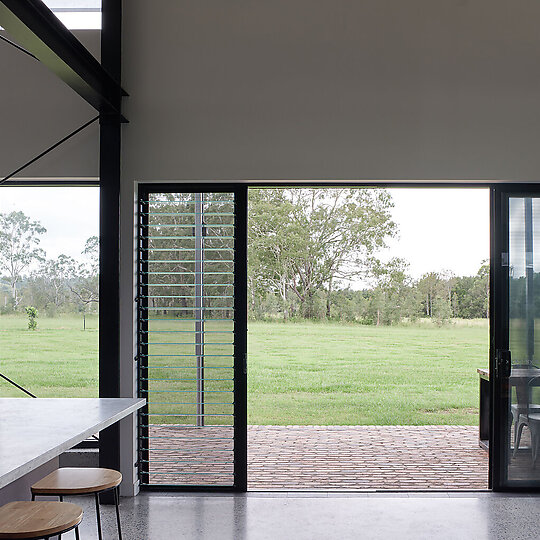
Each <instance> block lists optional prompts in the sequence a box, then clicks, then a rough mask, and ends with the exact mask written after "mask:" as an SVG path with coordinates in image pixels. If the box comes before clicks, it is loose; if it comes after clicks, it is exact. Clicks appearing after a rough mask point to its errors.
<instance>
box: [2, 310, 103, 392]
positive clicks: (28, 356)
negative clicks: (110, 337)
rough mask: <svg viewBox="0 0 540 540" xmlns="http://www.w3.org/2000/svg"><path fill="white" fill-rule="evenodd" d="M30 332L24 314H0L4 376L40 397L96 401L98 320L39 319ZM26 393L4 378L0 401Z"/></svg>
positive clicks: (74, 317) (88, 318)
mask: <svg viewBox="0 0 540 540" xmlns="http://www.w3.org/2000/svg"><path fill="white" fill-rule="evenodd" d="M37 322H38V328H37V330H34V331H32V330H28V327H27V325H28V319H27V318H26V317H24V316H11V315H2V316H0V373H3V374H4V375H6V376H7V377H9V378H11V379H13V380H14V381H15V382H17V383H18V384H20V385H21V386H24V387H25V388H26V389H27V390H29V391H30V392H32V393H33V394H35V395H37V396H38V397H97V395H98V382H97V380H98V330H97V327H98V319H97V316H95V315H87V316H86V328H87V329H86V330H83V318H82V315H71V316H62V317H55V318H52V319H51V318H45V317H43V318H42V317H39V318H38V319H37ZM19 396H24V394H23V393H22V392H21V391H20V390H18V389H17V388H14V387H13V386H11V385H9V384H8V383H6V382H5V381H3V380H0V397H19Z"/></svg>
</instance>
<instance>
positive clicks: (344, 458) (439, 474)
mask: <svg viewBox="0 0 540 540" xmlns="http://www.w3.org/2000/svg"><path fill="white" fill-rule="evenodd" d="M248 452H249V453H248V482H249V488H250V489H253V490H264V489H287V490H290V489H390V490H392V489H444V490H448V489H486V488H487V477H488V455H487V452H485V451H484V450H482V449H481V448H479V446H478V428H477V427H475V426H250V428H249V445H248Z"/></svg>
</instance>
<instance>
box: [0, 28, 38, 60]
mask: <svg viewBox="0 0 540 540" xmlns="http://www.w3.org/2000/svg"><path fill="white" fill-rule="evenodd" d="M0 39H1V40H2V41H5V42H6V43H9V44H10V45H11V46H12V47H15V48H16V49H18V50H19V51H21V52H23V53H24V54H27V55H28V56H31V57H32V58H34V59H35V60H38V57H37V56H36V55H35V54H32V53H31V52H30V51H27V50H26V49H25V48H24V47H21V46H20V45H17V44H16V43H14V42H13V41H11V39H8V38H7V37H4V36H3V35H1V34H0Z"/></svg>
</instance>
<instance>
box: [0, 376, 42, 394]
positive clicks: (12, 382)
mask: <svg viewBox="0 0 540 540" xmlns="http://www.w3.org/2000/svg"><path fill="white" fill-rule="evenodd" d="M0 377H2V379H4V380H5V381H7V382H8V383H9V384H12V385H13V386H15V387H17V388H18V389H19V390H22V391H23V392H24V393H25V394H28V395H29V396H30V397H33V398H37V396H34V394H32V392H29V391H28V390H27V389H26V388H23V387H22V386H21V385H20V384H17V383H16V382H15V381H12V380H11V379H10V378H9V377H6V376H5V375H4V374H3V373H0Z"/></svg>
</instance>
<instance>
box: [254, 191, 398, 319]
mask: <svg viewBox="0 0 540 540" xmlns="http://www.w3.org/2000/svg"><path fill="white" fill-rule="evenodd" d="M392 206H393V204H392V200H391V196H390V194H389V193H388V192H387V191H385V190H381V189H346V188H339V189H334V188H331V189H317V188H313V189H258V190H251V191H250V207H249V218H250V221H249V245H250V247H249V249H250V268H249V273H250V282H251V284H252V285H251V286H252V290H253V287H259V288H261V289H262V290H265V291H268V292H272V293H277V292H279V294H280V295H281V296H282V298H283V299H284V300H285V301H286V300H287V298H288V293H289V292H290V293H292V294H293V295H294V296H295V297H296V298H297V299H298V300H299V302H300V308H301V314H302V315H303V316H304V317H307V318H313V317H315V316H316V293H317V292H318V291H324V293H325V297H326V316H327V317H330V316H331V302H330V300H331V297H332V291H333V290H334V288H335V287H336V286H340V285H341V284H342V283H343V282H345V281H347V280H350V279H353V278H355V277H358V276H362V275H366V274H367V273H368V271H369V266H370V262H371V255H372V254H373V253H374V252H375V251H377V250H378V249H381V248H383V247H385V246H386V240H387V238H390V237H392V236H394V235H395V234H396V232H397V229H396V224H395V223H394V222H393V221H392V220H391V216H390V209H391V208H392Z"/></svg>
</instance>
